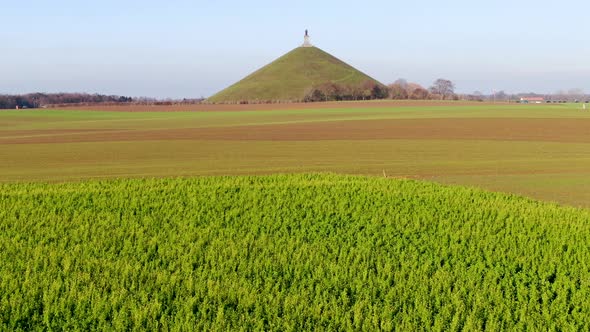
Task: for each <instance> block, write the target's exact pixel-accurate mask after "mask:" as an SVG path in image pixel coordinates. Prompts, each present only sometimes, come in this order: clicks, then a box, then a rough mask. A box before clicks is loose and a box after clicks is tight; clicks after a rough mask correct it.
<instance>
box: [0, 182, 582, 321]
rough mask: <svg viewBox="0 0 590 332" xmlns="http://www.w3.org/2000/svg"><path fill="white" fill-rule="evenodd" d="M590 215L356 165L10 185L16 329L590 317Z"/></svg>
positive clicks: (3, 313)
mask: <svg viewBox="0 0 590 332" xmlns="http://www.w3.org/2000/svg"><path fill="white" fill-rule="evenodd" d="M589 220H590V213H589V212H588V211H585V210H577V209H572V208H563V207H559V206H557V205H553V204H548V203H540V202H536V201H532V200H528V199H524V198H521V197H516V196H510V195H503V194H496V193H489V192H484V191H479V190H474V189H467V188H462V187H447V186H441V185H436V184H432V183H424V182H416V181H408V180H392V179H383V178H366V177H353V176H336V175H275V176H265V177H212V178H196V179H157V180H153V179H152V180H145V179H144V180H117V181H104V182H81V183H67V184H10V185H0V262H1V264H0V330H10V331H14V330H232V331H233V330H255V329H256V330H277V331H301V330H339V331H340V330H370V331H375V330H393V329H394V328H395V329H397V330H404V331H415V330H438V331H456V330H470V331H473V330H492V331H498V330H534V331H539V330H543V331H544V330H578V331H579V330H588V329H589V328H590V271H589V269H590V268H589V266H588V261H589V259H590V257H589V255H590V252H589V251H588V243H590V224H589Z"/></svg>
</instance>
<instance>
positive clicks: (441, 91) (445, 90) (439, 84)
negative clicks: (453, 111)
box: [430, 78, 455, 99]
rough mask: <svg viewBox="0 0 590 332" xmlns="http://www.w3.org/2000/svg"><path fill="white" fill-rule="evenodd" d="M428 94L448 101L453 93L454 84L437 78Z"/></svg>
mask: <svg viewBox="0 0 590 332" xmlns="http://www.w3.org/2000/svg"><path fill="white" fill-rule="evenodd" d="M430 92H431V93H432V94H436V95H440V96H442V99H448V98H449V97H452V95H453V94H454V93H455V84H453V82H451V81H450V80H446V79H444V78H439V79H437V80H436V81H434V83H433V84H432V86H431V87H430Z"/></svg>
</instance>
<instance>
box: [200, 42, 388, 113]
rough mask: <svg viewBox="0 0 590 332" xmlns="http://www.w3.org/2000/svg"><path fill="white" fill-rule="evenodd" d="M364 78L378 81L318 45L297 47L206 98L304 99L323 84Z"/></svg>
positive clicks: (351, 81)
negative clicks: (309, 92) (312, 88)
mask: <svg viewBox="0 0 590 332" xmlns="http://www.w3.org/2000/svg"><path fill="white" fill-rule="evenodd" d="M365 81H375V80H374V79H373V78H371V77H369V76H367V75H366V74H364V73H362V72H360V71H358V70H357V69H355V68H353V67H352V66H350V65H348V64H346V63H345V62H343V61H341V60H339V59H337V58H335V57H334V56H332V55H330V54H328V53H326V52H324V51H322V50H321V49H319V48H317V47H298V48H296V49H294V50H292V51H291V52H289V53H287V54H285V55H284V56H282V57H280V58H278V59H277V60H275V61H273V62H272V63H270V64H268V65H266V66H265V67H262V68H261V69H259V70H257V71H256V72H254V73H252V74H251V75H249V76H247V77H246V78H244V79H243V80H241V81H239V82H237V83H236V84H234V85H232V86H230V87H228V88H227V89H225V90H222V91H221V92H219V93H217V94H215V95H214V96H212V97H210V98H208V99H207V100H208V101H210V102H215V103H218V102H239V101H301V100H302V99H303V97H304V96H305V93H306V92H307V91H308V90H309V89H310V88H311V87H313V86H316V85H319V84H322V83H327V82H333V83H339V84H343V85H350V86H353V85H357V84H362V83H363V82H365ZM375 82H377V81H375Z"/></svg>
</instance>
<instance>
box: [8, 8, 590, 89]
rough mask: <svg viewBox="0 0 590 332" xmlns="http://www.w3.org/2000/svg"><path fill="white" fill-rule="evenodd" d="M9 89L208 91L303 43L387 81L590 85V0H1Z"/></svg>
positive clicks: (474, 85)
mask: <svg viewBox="0 0 590 332" xmlns="http://www.w3.org/2000/svg"><path fill="white" fill-rule="evenodd" d="M0 8H1V12H2V15H0V17H2V28H1V29H0V42H1V45H2V46H0V94H12V93H28V92H88V93H102V94H116V95H125V96H134V97H141V96H146V97H155V98H199V97H207V96H210V95H212V94H214V93H215V92H217V91H219V90H221V89H223V88H225V87H226V86H228V85H230V84H232V83H235V82H236V81H238V80H240V79H241V78H243V77H244V76H246V75H247V74H249V73H251V72H253V71H254V70H256V69H258V68H260V67H261V66H263V65H265V64H267V63H269V62H271V61H272V60H274V59H276V58H278V57H279V56H281V55H283V54H284V53H286V52H288V51H290V50H291V49H293V48H295V47H298V46H299V45H301V44H302V42H303V34H304V30H305V29H309V32H310V36H311V41H312V43H313V44H314V45H315V46H317V47H319V48H321V49H323V50H325V51H327V52H329V53H331V54H332V55H334V56H336V57H338V58H340V59H342V60H344V61H345V62H347V63H349V64H351V65H352V66H354V67H356V68H358V69H360V70H361V71H363V72H365V73H367V74H368V75H370V76H372V77H374V78H376V79H377V80H379V81H381V82H382V83H386V84H387V83H391V82H393V81H395V80H396V79H398V78H405V79H407V80H408V81H411V82H416V83H419V84H422V85H424V86H426V87H428V86H429V85H430V84H431V83H432V82H433V81H434V80H436V79H437V78H446V79H450V80H452V81H453V82H454V83H455V85H456V90H457V91H458V92H461V93H471V92H474V91H481V92H483V93H491V92H492V91H499V90H504V91H506V92H512V93H515V92H531V91H534V92H539V93H552V92H556V91H558V90H568V89H572V88H579V89H582V90H584V91H585V92H586V93H588V92H590V2H588V1H581V0H576V1H574V0H563V1H560V2H555V1H551V2H550V1H545V0H537V1H530V0H522V1H519V0H513V1H506V0H497V1H486V2H479V1H473V0H471V1H467V0H448V1H440V0H437V1H432V0H423V1H419V2H418V1H398V0H384V1H381V0H379V1H347V0H339V1H319V0H315V1H310V0H299V1H288V2H287V1H278V0H275V1H258V0H251V1H235V0H217V1H211V0H207V1H204V0H196V1H195V0H193V1H180V0H171V1H161V0H160V1H151V0H143V1H133V0H129V1H125V0H118V1H114V0H102V1H92V2H91V1H79V0H78V1H67V0H53V1H48V0H46V1H41V0H34V1H33V0H18V1H15V0H0Z"/></svg>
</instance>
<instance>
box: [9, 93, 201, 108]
mask: <svg viewBox="0 0 590 332" xmlns="http://www.w3.org/2000/svg"><path fill="white" fill-rule="evenodd" d="M201 101H202V99H187V98H185V99H178V100H177V99H165V100H159V99H155V98H146V97H140V98H132V97H126V96H117V95H102V94H88V93H29V94H24V95H0V109H15V108H20V109H23V108H40V107H48V106H66V105H72V104H78V105H79V104H86V105H88V104H142V105H143V104H148V105H172V104H195V103H199V102H201Z"/></svg>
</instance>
